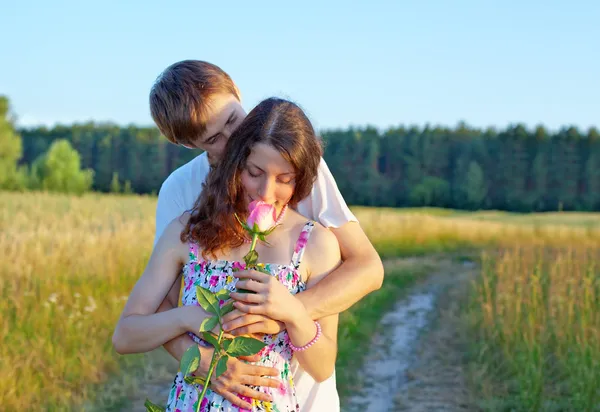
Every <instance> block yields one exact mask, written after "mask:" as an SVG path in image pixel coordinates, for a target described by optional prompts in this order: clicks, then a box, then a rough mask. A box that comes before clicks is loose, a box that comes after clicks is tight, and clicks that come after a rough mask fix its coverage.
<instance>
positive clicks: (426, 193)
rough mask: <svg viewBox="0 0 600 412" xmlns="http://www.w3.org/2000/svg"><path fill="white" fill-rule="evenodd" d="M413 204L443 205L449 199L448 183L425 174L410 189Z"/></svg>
mask: <svg viewBox="0 0 600 412" xmlns="http://www.w3.org/2000/svg"><path fill="white" fill-rule="evenodd" d="M409 197H410V202H411V203H412V205H413V206H438V207H444V206H446V205H447V203H448V201H449V199H450V185H449V184H448V182H446V181H445V180H444V179H440V178H439V177H433V176H426V177H425V178H423V180H422V181H421V183H419V184H418V185H416V186H415V187H414V188H413V189H412V190H411V191H410V196H409Z"/></svg>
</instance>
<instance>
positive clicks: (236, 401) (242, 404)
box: [213, 386, 257, 410]
mask: <svg viewBox="0 0 600 412" xmlns="http://www.w3.org/2000/svg"><path fill="white" fill-rule="evenodd" d="M213 389H214V391H215V392H216V393H218V394H219V395H221V396H222V397H223V398H225V399H227V400H228V401H229V402H231V403H232V404H233V405H235V406H237V407H239V408H241V409H248V410H252V405H251V404H249V403H248V402H246V401H245V400H243V399H242V398H240V397H239V396H237V394H235V393H233V392H229V391H227V390H225V389H219V388H216V387H214V386H213ZM255 392H257V391H255ZM254 399H257V398H254Z"/></svg>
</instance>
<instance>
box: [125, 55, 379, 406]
mask: <svg viewBox="0 0 600 412" xmlns="http://www.w3.org/2000/svg"><path fill="white" fill-rule="evenodd" d="M150 109H151V113H152V117H153V119H154V121H155V122H156V125H157V126H158V128H159V129H160V130H161V132H162V134H163V135H164V136H165V137H166V138H167V139H168V140H170V141H171V142H172V143H174V144H177V145H182V146H185V147H188V148H196V149H201V150H203V151H204V152H203V153H202V154H201V155H199V156H197V157H196V158H195V159H193V160H192V161H190V162H189V163H187V164H185V165H183V166H182V167H180V168H179V169H177V170H175V171H174V172H173V173H172V174H171V175H170V176H169V177H168V178H167V179H166V180H165V182H164V183H163V185H162V187H161V189H160V192H159V197H158V205H157V211H156V238H155V242H154V250H153V252H152V255H151V257H150V260H149V262H148V265H147V267H146V269H145V270H144V272H143V274H142V276H141V277H140V279H139V280H138V282H137V283H136V285H135V287H134V288H133V290H132V292H131V294H130V296H129V299H128V301H127V304H126V305H125V308H124V309H123V313H122V315H121V318H120V319H119V322H118V324H117V326H116V328H115V332H114V335H113V345H114V347H115V349H116V350H117V352H119V353H121V354H128V353H140V352H147V351H151V350H153V349H155V348H157V347H160V346H161V345H162V346H164V347H165V349H166V350H167V351H168V352H169V353H170V354H171V355H172V356H173V357H174V358H176V359H177V360H180V359H181V357H182V356H183V354H184V352H185V351H186V350H187V349H188V348H189V347H190V346H191V345H198V348H199V351H200V354H201V362H200V364H199V366H198V369H197V370H196V371H195V373H194V374H195V375H196V376H206V375H207V372H208V368H209V361H210V359H211V357H212V353H213V351H214V347H212V346H211V344H210V343H208V342H206V341H205V340H204V339H202V337H201V335H200V336H199V335H198V331H199V329H200V325H201V324H202V322H203V321H204V320H205V319H207V317H210V316H211V315H210V314H209V313H206V312H205V311H204V310H203V309H202V308H201V306H200V305H199V303H198V300H197V298H196V287H197V286H201V287H204V288H206V289H209V290H210V291H212V292H217V291H219V290H222V289H227V290H229V291H230V292H231V293H230V297H231V299H232V301H233V302H234V304H233V310H231V311H230V312H229V313H228V314H227V315H226V316H225V317H224V318H223V328H224V329H225V331H226V332H227V333H228V334H230V335H233V336H241V335H244V336H246V335H252V336H254V337H256V338H258V339H260V340H262V341H263V343H264V344H265V347H264V348H263V349H262V350H261V351H260V352H259V353H258V354H257V355H254V356H247V357H240V358H229V360H228V361H227V369H226V371H225V372H224V373H223V374H221V375H220V376H219V377H218V378H213V379H212V380H211V382H210V384H209V389H208V391H207V393H206V396H205V398H204V399H203V401H202V404H201V405H200V404H198V401H199V397H198V393H199V389H200V390H201V389H202V387H201V385H200V384H198V383H188V382H186V380H184V377H183V375H182V372H179V373H178V374H177V375H176V376H175V378H174V381H173V385H172V387H171V390H170V393H169V397H168V400H167V411H179V412H187V411H196V410H201V411H238V410H251V411H281V412H284V411H318V412H320V411H324V412H325V411H327V412H329V411H338V410H339V408H340V406H339V398H338V394H337V390H336V386H335V370H334V366H335V359H336V354H337V325H338V314H339V313H340V312H342V311H344V310H346V309H347V308H349V307H350V306H352V305H353V304H354V303H356V302H357V301H359V300H360V299H361V298H362V297H364V296H365V295H367V294H368V293H370V292H372V291H374V290H376V289H378V288H379V287H380V286H381V283H382V280H383V267H382V264H381V260H380V258H379V256H378V255H377V253H376V251H375V249H374V248H373V246H372V245H371V243H370V242H369V240H368V238H367V237H366V235H365V233H364V232H363V230H362V229H361V227H360V225H359V223H358V221H357V219H356V217H355V216H354V215H353V214H352V212H351V211H350V210H349V208H348V206H347V205H346V203H345V201H344V199H343V198H342V196H341V194H340V192H339V190H338V188H337V186H336V184H335V181H334V179H333V176H332V175H331V173H330V171H329V169H328V168H327V165H326V164H325V161H324V160H323V159H322V157H321V155H322V153H323V150H322V146H321V142H320V139H319V138H318V136H317V135H316V133H315V130H314V128H313V126H312V124H311V122H310V121H309V119H308V118H307V116H306V115H305V113H304V112H303V111H302V109H301V108H300V107H298V106H297V105H296V104H294V103H292V102H290V101H287V100H283V99H278V98H270V99H267V100H264V101H262V102H261V103H259V104H258V105H257V106H256V107H255V108H254V109H253V110H252V111H251V112H250V113H248V114H247V115H246V113H245V111H244V109H243V108H242V106H241V97H240V92H239V90H238V89H237V87H236V86H235V84H234V82H233V81H232V79H231V78H230V77H229V75H227V73H225V72H224V71H223V70H221V69H220V68H219V67H217V66H215V65H213V64H210V63H207V62H203V61H195V60H187V61H182V62H179V63H175V64H174V65H172V66H170V67H168V68H167V69H166V70H165V71H164V72H163V73H162V74H161V75H160V76H159V77H158V79H157V80H156V82H155V84H154V85H153V87H152V89H151V92H150ZM257 205H259V206H261V207H267V208H268V210H269V211H270V213H272V215H273V216H272V217H273V222H274V223H275V224H276V226H275V228H274V229H273V231H272V232H271V233H270V234H269V237H268V243H267V242H262V241H259V242H258V243H256V245H255V247H256V252H258V254H259V256H260V262H262V263H264V266H263V270H261V271H257V270H250V269H248V270H246V269H247V268H246V267H245V266H244V265H243V262H244V260H243V257H244V256H245V255H246V254H247V253H248V251H249V250H250V247H251V243H250V239H249V238H248V235H247V233H246V232H245V230H244V228H243V227H242V225H241V222H240V220H241V221H244V220H245V219H247V218H248V214H249V212H248V210H249V206H250V207H255V206H257ZM238 218H239V219H240V220H238ZM199 385H200V387H199Z"/></svg>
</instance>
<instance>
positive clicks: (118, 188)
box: [110, 172, 121, 193]
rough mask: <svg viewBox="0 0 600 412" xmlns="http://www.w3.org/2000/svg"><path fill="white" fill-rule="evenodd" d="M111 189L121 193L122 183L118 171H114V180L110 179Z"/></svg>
mask: <svg viewBox="0 0 600 412" xmlns="http://www.w3.org/2000/svg"><path fill="white" fill-rule="evenodd" d="M110 191H111V192H113V193H121V184H120V183H119V174H118V173H117V172H113V175H112V180H111V181H110Z"/></svg>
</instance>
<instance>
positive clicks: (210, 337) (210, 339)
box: [202, 332, 221, 350]
mask: <svg viewBox="0 0 600 412" xmlns="http://www.w3.org/2000/svg"><path fill="white" fill-rule="evenodd" d="M202 339H204V340H205V341H207V342H208V343H210V344H211V345H213V346H214V347H215V350H219V349H220V348H221V346H220V345H219V341H218V340H217V338H215V336H214V335H213V334H212V333H210V332H202Z"/></svg>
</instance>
